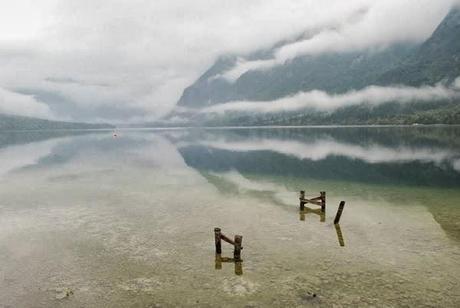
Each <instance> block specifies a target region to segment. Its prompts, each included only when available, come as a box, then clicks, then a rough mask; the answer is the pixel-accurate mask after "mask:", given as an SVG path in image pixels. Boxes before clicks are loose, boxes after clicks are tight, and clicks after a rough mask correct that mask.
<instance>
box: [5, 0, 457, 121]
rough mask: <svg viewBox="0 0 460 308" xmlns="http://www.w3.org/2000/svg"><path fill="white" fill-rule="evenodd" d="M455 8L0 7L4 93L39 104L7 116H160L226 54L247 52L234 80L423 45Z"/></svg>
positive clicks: (263, 1)
mask: <svg viewBox="0 0 460 308" xmlns="http://www.w3.org/2000/svg"><path fill="white" fill-rule="evenodd" d="M453 2H454V1H453V0H437V1H431V0H417V1H416V0H406V1H399V0H348V1H342V0H323V1H316V0H304V1H297V0H254V1H246V0H222V1H214V0H196V1H183V0H155V1H147V0H131V1H123V0H98V1H91V0H80V1H72V0H43V1H31V0H16V1H14V2H13V1H8V2H2V3H0V67H1V68H2V69H1V70H0V88H3V89H8V91H9V92H15V93H16V94H28V95H32V96H33V97H34V98H35V100H36V102H34V103H32V102H29V103H28V104H29V105H30V106H32V105H33V106H34V107H33V108H32V107H31V109H28V108H24V103H22V104H19V103H17V104H13V103H11V102H8V103H5V101H2V103H1V104H2V105H4V106H2V107H1V108H2V109H1V110H9V111H10V112H13V113H15V114H24V115H34V116H39V117H49V116H54V117H56V118H61V119H62V118H66V119H67V118H68V119H70V120H77V121H94V120H98V121H104V120H108V121H112V122H128V121H144V120H152V119H157V118H159V117H162V116H163V115H166V114H167V113H168V112H169V111H171V110H172V109H173V108H174V106H175V104H176V102H177V100H178V98H179V97H180V95H181V93H182V91H183V89H184V88H185V87H187V86H188V85H190V84H191V83H193V82H194V81H195V80H196V79H197V78H198V77H199V76H200V75H201V74H202V73H203V72H204V71H205V70H206V69H207V68H208V67H209V66H210V65H212V64H213V63H214V61H215V60H216V59H217V58H218V57H219V56H221V55H225V54H237V55H242V58H241V61H240V66H241V67H240V68H239V70H238V71H237V72H236V73H235V74H234V76H238V75H240V74H241V73H242V72H244V71H246V70H248V69H257V68H262V67H266V68H268V67H270V66H271V65H273V63H278V62H280V61H281V62H282V61H286V60H288V59H291V58H293V57H296V56H301V55H304V54H312V53H322V52H328V51H339V50H349V49H356V48H368V47H370V46H375V45H385V44H390V43H392V42H398V41H405V40H409V41H420V40H423V39H424V38H426V37H427V36H429V34H430V33H431V31H433V30H434V28H435V27H436V25H437V24H438V23H439V22H440V21H441V20H442V18H443V17H444V15H445V14H446V13H447V11H448V10H449V8H450V6H451V5H452V3H453ZM407 20H410V22H407ZM308 33H313V34H315V35H313V36H312V37H311V36H310V37H309V36H308V35H307V36H306V37H305V39H304V40H302V41H299V42H297V43H290V44H285V45H283V46H281V47H280V48H278V49H277V50H276V53H275V54H274V57H273V59H270V60H271V61H272V62H273V63H268V62H267V63H266V62H248V60H247V59H246V58H245V57H244V55H248V54H250V53H253V52H254V51H257V50H261V49H267V48H270V47H271V46H273V45H274V44H277V43H279V42H281V41H290V42H292V40H293V39H294V38H297V37H299V36H302V35H304V36H305V35H306V34H308ZM247 62H248V63H247ZM233 78H235V77H233ZM9 95H10V96H11V94H9ZM7 104H8V106H6V105H7ZM44 105H47V106H48V108H49V110H46V108H45V107H44ZM15 106H16V107H15Z"/></svg>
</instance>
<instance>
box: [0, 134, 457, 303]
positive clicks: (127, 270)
mask: <svg viewBox="0 0 460 308" xmlns="http://www.w3.org/2000/svg"><path fill="white" fill-rule="evenodd" d="M458 136H460V128H459V127H369V128H356V127H355V128H354V127H348V128H339V127H336V128H265V129H208V130H191V129H183V130H121V131H118V132H117V137H114V136H113V134H112V132H111V131H60V132H58V131H56V132H52V131H47V132H4V133H0V307H61V306H62V307H176V306H199V307H216V306H218V307H227V306H228V307H230V306H236V307H267V306H274V307H296V306H299V307H302V306H307V307H310V306H312V307H341V306H349V307H357V306H359V307H363V306H364V307H366V306H374V307H375V306H377V307H382V306H383V307H425V306H426V307H458V306H459V305H460V289H459V288H458V285H459V284H460V223H459V221H460V189H459V188H460V138H459V137H458ZM300 190H305V191H306V195H307V197H317V196H319V192H320V191H326V213H325V215H324V217H321V215H318V214H320V212H318V211H317V210H316V209H317V208H318V207H317V206H314V205H311V206H310V207H311V208H312V210H313V211H307V212H306V213H303V214H302V213H299V209H298V207H299V204H298V202H299V201H298V192H299V191H300ZM341 200H344V201H346V206H345V209H344V212H343V215H342V218H341V221H340V227H335V226H334V224H333V219H334V216H335V214H336V210H337V207H338V204H339V202H340V201H341ZM321 220H324V221H321ZM216 226H217V227H220V228H221V229H222V232H223V233H224V234H226V235H228V236H230V237H233V235H234V234H241V235H243V247H244V249H243V251H242V258H243V262H242V266H241V270H242V272H243V274H242V275H236V274H235V264H233V263H223V264H222V269H216V268H215V267H216V264H215V255H214V234H213V229H214V227H216ZM339 235H340V236H339ZM341 245H343V246H341ZM223 256H224V257H231V256H232V247H231V246H230V245H228V244H226V243H225V244H223Z"/></svg>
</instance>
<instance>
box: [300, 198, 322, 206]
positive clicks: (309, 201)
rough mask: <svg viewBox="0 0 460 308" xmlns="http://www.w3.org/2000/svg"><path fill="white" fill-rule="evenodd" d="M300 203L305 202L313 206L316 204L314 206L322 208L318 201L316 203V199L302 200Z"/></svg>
mask: <svg viewBox="0 0 460 308" xmlns="http://www.w3.org/2000/svg"><path fill="white" fill-rule="evenodd" d="M300 201H302V202H305V203H311V204H314V205H319V206H321V202H318V201H315V200H314V199H305V198H303V199H300Z"/></svg>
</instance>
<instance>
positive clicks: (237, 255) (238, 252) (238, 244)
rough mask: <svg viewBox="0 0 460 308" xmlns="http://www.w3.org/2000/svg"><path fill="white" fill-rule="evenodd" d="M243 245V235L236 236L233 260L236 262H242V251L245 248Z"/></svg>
mask: <svg viewBox="0 0 460 308" xmlns="http://www.w3.org/2000/svg"><path fill="white" fill-rule="evenodd" d="M242 243H243V237H242V236H241V235H235V249H234V250H233V258H234V259H235V262H237V261H241V249H243V247H242V246H241V244H242Z"/></svg>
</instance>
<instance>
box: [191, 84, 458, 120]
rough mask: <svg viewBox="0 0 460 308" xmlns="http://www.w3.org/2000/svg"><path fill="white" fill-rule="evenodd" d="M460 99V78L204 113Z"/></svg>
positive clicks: (233, 104)
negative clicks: (431, 84) (438, 82)
mask: <svg viewBox="0 0 460 308" xmlns="http://www.w3.org/2000/svg"><path fill="white" fill-rule="evenodd" d="M455 98H460V77H459V78H457V79H456V80H455V82H454V83H452V84H451V85H449V86H446V85H443V84H437V85H435V86H424V87H420V88H416V87H405V86H394V87H381V86H370V87H366V88H364V89H362V90H358V91H356V90H352V91H349V92H346V93H344V94H328V93H326V92H324V91H318V90H314V91H309V92H300V93H297V94H295V95H292V96H287V97H283V98H280V99H277V100H273V101H263V102H259V101H234V102H229V103H224V104H220V105H214V106H211V107H207V108H203V109H202V110H200V112H201V113H225V112H228V111H238V112H260V113H270V112H282V111H295V110H300V109H306V108H309V109H315V110H319V111H332V110H335V109H338V108H341V107H347V106H352V105H359V104H363V103H366V104H369V105H379V104H383V103H386V102H399V103H408V102H426V101H441V100H450V99H455Z"/></svg>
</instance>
